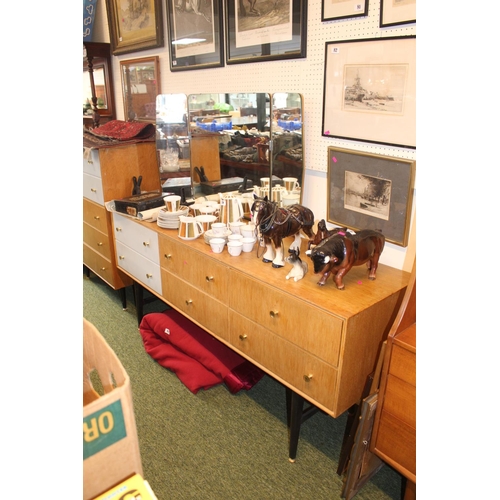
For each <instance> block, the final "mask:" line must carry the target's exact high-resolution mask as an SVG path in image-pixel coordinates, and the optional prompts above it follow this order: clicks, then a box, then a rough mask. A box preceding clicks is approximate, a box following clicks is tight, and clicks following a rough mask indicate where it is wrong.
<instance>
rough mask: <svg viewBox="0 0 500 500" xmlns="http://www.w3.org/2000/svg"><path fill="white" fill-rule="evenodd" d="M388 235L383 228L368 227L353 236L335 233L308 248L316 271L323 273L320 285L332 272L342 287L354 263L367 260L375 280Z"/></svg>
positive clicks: (342, 287)
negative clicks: (385, 235)
mask: <svg viewBox="0 0 500 500" xmlns="http://www.w3.org/2000/svg"><path fill="white" fill-rule="evenodd" d="M384 245H385V237H384V235H383V234H382V233H381V232H380V231H373V230H371V229H364V230H362V231H359V232H357V233H356V234H354V235H352V234H349V233H347V234H346V235H345V236H342V235H340V234H334V235H333V236H330V237H328V238H326V239H325V240H323V241H322V242H321V243H320V244H319V245H317V246H316V247H314V248H313V249H312V250H307V252H306V255H309V256H310V257H311V259H312V261H313V263H314V274H319V273H322V276H321V279H320V280H319V281H318V285H321V286H322V285H324V284H325V283H326V280H327V279H328V277H329V276H330V275H333V281H334V282H335V284H336V285H337V288H338V289H339V290H343V289H344V287H345V285H344V283H343V281H342V279H343V277H344V276H345V275H346V274H347V273H348V272H349V271H350V270H351V268H352V267H353V266H360V265H361V264H364V263H365V262H366V263H367V266H368V269H369V271H370V272H369V274H368V279H371V280H374V279H375V273H376V272H377V266H378V261H379V258H380V254H381V253H382V251H383V250H384Z"/></svg>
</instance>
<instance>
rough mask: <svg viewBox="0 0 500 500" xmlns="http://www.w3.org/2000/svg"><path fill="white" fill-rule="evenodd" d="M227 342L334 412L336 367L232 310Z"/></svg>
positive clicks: (316, 402)
mask: <svg viewBox="0 0 500 500" xmlns="http://www.w3.org/2000/svg"><path fill="white" fill-rule="evenodd" d="M225 340H227V341H229V342H230V344H231V345H232V346H234V347H235V348H236V349H237V350H238V351H240V352H241V353H242V354H244V355H246V356H247V357H248V358H249V359H251V360H252V361H253V362H255V363H257V364H259V365H260V366H261V367H262V368H264V370H266V371H268V372H270V373H271V375H274V376H276V377H278V378H279V379H281V380H282V381H284V382H286V383H287V385H289V386H291V387H292V388H293V390H294V391H296V392H302V393H303V395H304V396H305V397H308V398H310V399H312V400H314V401H315V404H320V405H323V406H324V407H325V408H327V409H329V410H331V411H333V410H334V400H335V391H336V388H337V370H336V369H335V368H334V367H332V366H330V365H328V364H327V363H325V362H323V361H322V360H320V359H318V358H317V357H316V356H313V355H311V354H310V353H307V352H305V351H304V350H302V349H300V348H299V347H297V346H296V345H294V344H291V343H290V342H287V341H286V340H285V339H283V338H281V337H279V336H278V335H274V334H273V333H272V332H270V331H269V330H266V329H265V328H263V327H262V326H260V325H258V324H257V323H254V322H253V321H251V320H249V319H248V318H245V317H244V316H242V315H241V314H238V313H236V312H234V311H232V310H230V311H229V329H228V336H227V338H226V339H225ZM334 416H337V415H334Z"/></svg>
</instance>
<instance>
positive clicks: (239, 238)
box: [227, 233, 243, 242]
mask: <svg viewBox="0 0 500 500" xmlns="http://www.w3.org/2000/svg"><path fill="white" fill-rule="evenodd" d="M242 240H243V236H241V234H236V233H233V234H230V235H229V236H228V237H227V241H228V242H229V241H242Z"/></svg>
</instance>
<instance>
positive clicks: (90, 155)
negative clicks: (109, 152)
mask: <svg viewBox="0 0 500 500" xmlns="http://www.w3.org/2000/svg"><path fill="white" fill-rule="evenodd" d="M83 171H84V173H86V174H90V175H93V176H95V177H101V162H100V161H99V150H98V149H88V148H85V149H84V151H83Z"/></svg>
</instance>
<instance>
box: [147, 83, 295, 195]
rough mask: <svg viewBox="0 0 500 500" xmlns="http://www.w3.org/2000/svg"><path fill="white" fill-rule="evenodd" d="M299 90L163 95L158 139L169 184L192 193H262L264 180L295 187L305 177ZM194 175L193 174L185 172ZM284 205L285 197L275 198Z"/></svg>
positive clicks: (158, 113)
mask: <svg viewBox="0 0 500 500" xmlns="http://www.w3.org/2000/svg"><path fill="white" fill-rule="evenodd" d="M302 117H303V112H302V96H301V94H298V93H288V92H283V93H275V94H269V93H246V92H245V93H234V94H231V93H224V94H219V93H206V94H190V95H188V96H186V95H184V94H161V95H158V96H157V100H156V129H157V133H156V142H157V149H158V156H159V163H160V172H161V178H162V181H165V182H164V184H163V185H164V190H165V187H167V188H168V186H174V185H178V184H179V183H184V184H188V183H189V187H190V190H191V194H192V196H193V197H194V198H195V199H196V198H198V197H201V196H208V195H212V194H217V193H222V192H228V191H239V192H252V191H253V192H257V193H258V194H262V195H263V194H265V192H262V193H261V192H260V191H259V189H260V187H261V184H264V182H265V181H261V179H272V182H271V185H272V186H275V187H276V186H283V187H285V184H286V186H287V189H288V188H290V193H289V194H291V192H292V191H293V194H294V198H290V197H289V198H288V199H289V201H290V202H293V203H299V202H300V201H301V199H302V197H301V186H302V183H303V175H304V165H303V153H302V144H303V141H302V128H303V127H302ZM187 177H189V180H188V179H187ZM276 201H278V202H279V203H280V204H283V201H282V199H281V197H280V198H279V199H277V200H276Z"/></svg>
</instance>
